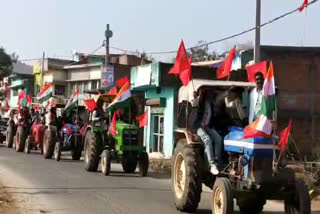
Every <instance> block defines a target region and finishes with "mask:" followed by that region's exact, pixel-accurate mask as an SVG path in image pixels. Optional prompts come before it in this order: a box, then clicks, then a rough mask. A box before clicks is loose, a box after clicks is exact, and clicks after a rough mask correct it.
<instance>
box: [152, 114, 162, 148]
mask: <svg viewBox="0 0 320 214" xmlns="http://www.w3.org/2000/svg"><path fill="white" fill-rule="evenodd" d="M152 120H153V133H152V137H153V143H152V146H151V147H150V152H160V153H163V125H164V117H163V114H153V115H152Z"/></svg>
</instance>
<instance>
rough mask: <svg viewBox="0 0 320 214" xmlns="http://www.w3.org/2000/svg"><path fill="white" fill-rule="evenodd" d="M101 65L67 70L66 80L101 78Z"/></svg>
mask: <svg viewBox="0 0 320 214" xmlns="http://www.w3.org/2000/svg"><path fill="white" fill-rule="evenodd" d="M101 69H102V67H101V66H97V67H87V68H79V69H70V70H68V72H67V73H68V75H67V80H69V81H78V80H79V81H80V80H93V79H101Z"/></svg>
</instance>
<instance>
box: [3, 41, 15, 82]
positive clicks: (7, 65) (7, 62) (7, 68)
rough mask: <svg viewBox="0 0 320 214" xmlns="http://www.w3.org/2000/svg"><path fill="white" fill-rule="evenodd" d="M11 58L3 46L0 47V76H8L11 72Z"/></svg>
mask: <svg viewBox="0 0 320 214" xmlns="http://www.w3.org/2000/svg"><path fill="white" fill-rule="evenodd" d="M12 70H13V66H12V59H11V56H10V55H8V54H7V53H6V51H5V49H4V48H2V47H0V78H1V79H2V78H3V77H6V76H9V75H10V74H11V73H12Z"/></svg>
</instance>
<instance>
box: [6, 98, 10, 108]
mask: <svg viewBox="0 0 320 214" xmlns="http://www.w3.org/2000/svg"><path fill="white" fill-rule="evenodd" d="M5 109H6V110H7V111H9V110H10V106H9V103H8V99H6V106H5Z"/></svg>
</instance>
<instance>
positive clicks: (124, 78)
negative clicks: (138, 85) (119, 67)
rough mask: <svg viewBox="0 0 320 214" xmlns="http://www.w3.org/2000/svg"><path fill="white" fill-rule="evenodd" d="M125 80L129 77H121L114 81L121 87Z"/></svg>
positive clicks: (127, 80)
mask: <svg viewBox="0 0 320 214" xmlns="http://www.w3.org/2000/svg"><path fill="white" fill-rule="evenodd" d="M126 82H129V77H128V76H125V77H123V78H122V79H119V80H117V81H116V84H117V85H118V86H119V87H120V88H121V87H122V86H123V85H124V84H126Z"/></svg>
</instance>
